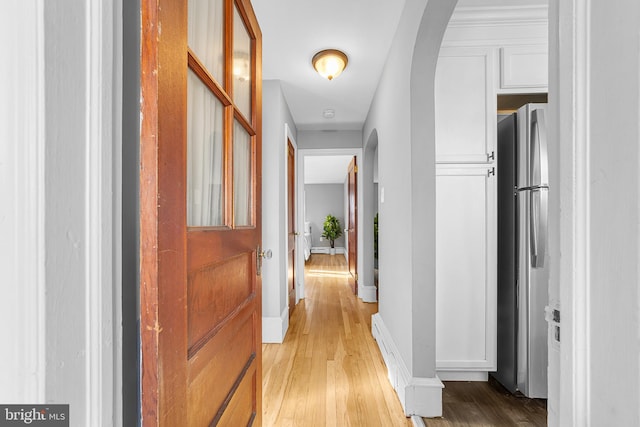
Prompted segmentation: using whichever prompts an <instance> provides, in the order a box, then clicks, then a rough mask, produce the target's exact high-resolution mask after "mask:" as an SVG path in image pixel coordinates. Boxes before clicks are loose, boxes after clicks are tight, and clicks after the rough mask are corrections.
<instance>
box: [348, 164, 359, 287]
mask: <svg viewBox="0 0 640 427" xmlns="http://www.w3.org/2000/svg"><path fill="white" fill-rule="evenodd" d="M357 177H358V165H357V164H356V157H355V156H353V159H352V160H351V163H349V184H348V189H347V197H348V199H349V200H348V202H349V218H348V227H347V234H348V235H347V238H348V239H349V244H348V245H349V284H350V285H351V290H352V291H353V293H354V294H356V295H358V180H357Z"/></svg>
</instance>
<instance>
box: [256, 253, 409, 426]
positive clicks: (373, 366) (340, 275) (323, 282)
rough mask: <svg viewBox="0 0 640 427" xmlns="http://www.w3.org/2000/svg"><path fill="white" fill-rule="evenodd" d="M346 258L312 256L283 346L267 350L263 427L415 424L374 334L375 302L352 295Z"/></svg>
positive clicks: (264, 362) (271, 346)
mask: <svg viewBox="0 0 640 427" xmlns="http://www.w3.org/2000/svg"><path fill="white" fill-rule="evenodd" d="M347 274H348V273H347V265H346V262H345V259H344V257H342V256H339V255H338V256H330V255H323V254H313V255H312V256H311V258H310V260H309V261H308V263H307V265H306V266H305V286H306V299H304V300H302V301H300V303H299V304H298V305H297V307H296V309H295V311H294V313H293V316H292V318H291V323H290V325H289V330H288V332H287V336H286V338H285V341H284V343H282V344H263V346H262V349H263V353H262V363H263V371H262V375H263V381H262V383H263V389H262V393H263V408H262V409H263V418H262V419H263V425H265V426H270V427H271V426H273V427H276V426H277V427H282V426H305V427H307V426H411V425H412V423H411V421H410V420H409V419H407V418H405V416H404V413H403V411H402V407H401V406H400V402H399V401H398V398H397V397H396V394H395V392H394V391H393V389H392V387H391V384H390V383H389V380H388V379H387V372H386V368H385V366H384V364H383V361H382V356H381V355H380V352H379V350H378V347H377V344H376V343H375V341H374V340H373V337H372V335H371V315H372V314H373V313H375V312H376V311H377V304H366V303H363V302H362V301H360V300H358V299H357V298H356V297H355V296H354V295H353V294H352V293H351V291H350V289H349V286H348V281H347Z"/></svg>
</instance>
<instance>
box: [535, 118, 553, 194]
mask: <svg viewBox="0 0 640 427" xmlns="http://www.w3.org/2000/svg"><path fill="white" fill-rule="evenodd" d="M547 141H548V139H547V122H546V118H545V110H543V109H537V110H533V111H532V112H531V142H532V144H531V150H532V151H533V153H531V154H532V161H533V164H532V175H533V176H532V182H531V186H546V185H548V184H549V157H548V151H547V146H548V144H547Z"/></svg>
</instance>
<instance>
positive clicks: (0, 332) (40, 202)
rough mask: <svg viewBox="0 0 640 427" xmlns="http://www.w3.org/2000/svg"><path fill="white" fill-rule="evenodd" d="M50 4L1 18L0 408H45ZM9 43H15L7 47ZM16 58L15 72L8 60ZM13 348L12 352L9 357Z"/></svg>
mask: <svg viewBox="0 0 640 427" xmlns="http://www.w3.org/2000/svg"><path fill="white" fill-rule="evenodd" d="M43 9H44V0H22V1H19V2H11V4H10V5H9V9H8V11H5V13H4V14H2V16H1V17H0V38H1V39H2V40H5V41H6V42H5V43H2V44H0V55H1V56H2V57H3V58H6V59H7V62H6V64H7V66H3V67H2V70H1V73H2V78H1V79H0V93H2V102H0V183H2V184H1V185H0V200H2V203H0V236H2V244H1V245H0V270H1V271H2V283H3V286H2V298H0V336H1V337H2V340H3V351H0V378H2V383H3V387H0V402H2V403H5V404H21V403H22V404H24V403H27V402H28V403H37V402H44V401H45V388H46V378H45V377H46V361H45V354H46V353H45V338H46V321H45V316H46V314H45V313H46V310H45V297H46V295H45V294H46V293H45V282H46V280H45V217H44V214H45V209H44V208H45V168H44V161H45V151H46V150H45V96H44V84H45V64H44V52H45V47H44V22H43V13H44V12H43ZM9 40H10V42H9ZM9 58H11V62H12V64H20V66H14V65H10V63H9V62H8V59H9ZM9 348H10V349H11V351H8V350H9Z"/></svg>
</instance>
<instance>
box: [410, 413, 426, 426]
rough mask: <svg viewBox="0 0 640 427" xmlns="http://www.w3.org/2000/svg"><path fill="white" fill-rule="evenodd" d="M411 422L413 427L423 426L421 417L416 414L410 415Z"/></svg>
mask: <svg viewBox="0 0 640 427" xmlns="http://www.w3.org/2000/svg"><path fill="white" fill-rule="evenodd" d="M411 424H413V427H425V424H424V421H423V420H422V417H419V416H418V415H412V416H411Z"/></svg>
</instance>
